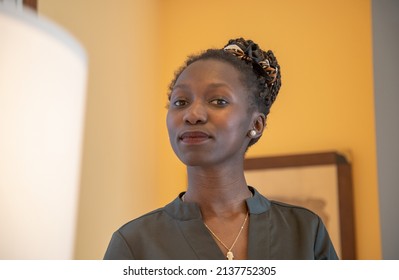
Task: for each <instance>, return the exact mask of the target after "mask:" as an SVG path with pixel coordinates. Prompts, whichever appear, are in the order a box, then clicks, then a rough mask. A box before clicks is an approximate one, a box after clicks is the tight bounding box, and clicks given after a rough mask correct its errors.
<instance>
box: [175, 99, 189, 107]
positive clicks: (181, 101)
mask: <svg viewBox="0 0 399 280" xmlns="http://www.w3.org/2000/svg"><path fill="white" fill-rule="evenodd" d="M187 103H188V102H187V101H186V100H176V101H174V102H173V105H174V106H176V107H182V106H184V105H187Z"/></svg>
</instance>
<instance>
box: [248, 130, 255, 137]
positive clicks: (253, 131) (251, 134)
mask: <svg viewBox="0 0 399 280" xmlns="http://www.w3.org/2000/svg"><path fill="white" fill-rule="evenodd" d="M249 136H250V137H251V138H254V137H255V136H256V130H255V129H251V130H250V131H249Z"/></svg>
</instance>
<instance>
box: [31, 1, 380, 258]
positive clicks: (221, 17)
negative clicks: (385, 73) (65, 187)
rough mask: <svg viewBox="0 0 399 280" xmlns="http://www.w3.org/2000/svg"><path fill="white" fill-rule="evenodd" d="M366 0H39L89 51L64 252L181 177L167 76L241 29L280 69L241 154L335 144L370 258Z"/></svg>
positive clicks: (181, 185)
mask: <svg viewBox="0 0 399 280" xmlns="http://www.w3.org/2000/svg"><path fill="white" fill-rule="evenodd" d="M370 9H371V7H370V2H369V1H364V0H351V1H345V0H339V1H317V0H304V1H295V0H286V1H263V0H257V1H252V2H251V5H250V6H248V5H245V4H243V2H242V1H231V0H230V1H227V0H219V1H211V0H204V1H185V0H164V1H163V0H151V1H148V0H134V1H129V0H125V1H122V0H119V1H95V0H85V1H78V0H73V1H71V0H58V1H51V0H39V12H40V13H41V14H44V15H47V16H49V17H50V18H53V19H54V20H55V21H57V22H59V23H60V24H61V25H63V26H65V27H66V28H67V29H69V30H70V31H71V32H72V33H73V34H75V35H76V37H77V38H78V39H79V40H80V41H81V42H82V43H83V45H85V46H86V48H87V50H88V53H89V57H90V77H89V94H88V111H87V122H86V134H85V143H84V154H83V170H82V191H81V203H80V206H81V208H80V215H79V224H78V238H77V246H76V258H101V257H102V255H103V253H104V250H105V248H106V245H107V243H108V241H109V238H110V235H111V233H112V231H113V230H115V229H116V228H117V227H118V226H120V225H121V224H122V223H124V222H126V221H128V220H129V219H131V218H133V217H136V216H137V215H139V214H141V213H144V212H146V211H148V210H150V209H153V208H154V207H157V206H161V205H163V204H165V203H167V202H168V201H170V200H171V199H173V198H174V197H175V196H176V194H177V193H178V192H180V191H183V190H184V189H185V185H186V183H185V182H186V177H185V169H184V166H183V165H182V164H181V163H179V162H178V160H177V159H176V158H175V157H174V155H173V152H172V151H171V149H170V147H169V143H168V137H167V133H166V129H165V121H164V117H165V113H166V110H165V109H164V105H165V104H166V91H167V86H168V84H169V81H170V79H171V78H172V77H173V72H174V71H175V70H176V68H177V67H178V66H179V65H180V64H181V63H182V62H183V60H184V59H185V57H186V55H187V54H190V53H193V52H197V51H200V50H202V49H205V48H208V47H220V46H222V45H223V44H224V43H225V42H226V40H227V39H229V38H231V37H237V36H244V37H246V38H251V39H253V40H255V41H256V42H258V43H259V44H260V45H261V46H262V47H264V48H270V49H273V50H274V51H275V54H276V56H277V57H278V59H279V61H280V64H281V67H282V75H283V87H282V90H281V92H280V96H279V97H278V99H277V101H276V104H275V105H274V108H273V109H272V112H271V114H270V117H269V122H268V129H267V131H266V133H265V135H264V137H263V139H262V140H261V141H260V142H259V143H258V144H257V145H256V146H255V147H253V148H252V149H251V150H250V151H249V153H248V156H263V155H275V154H290V153H306V152H315V151H326V150H328V151H329V150H337V151H340V152H344V153H345V154H347V155H348V156H349V157H350V160H351V161H352V162H353V167H354V170H353V172H354V195H355V201H354V203H355V218H356V229H357V235H356V237H357V242H358V243H357V247H358V250H357V251H358V256H359V258H361V259H379V258H380V257H381V245H380V225H379V218H378V193H377V178H376V177H377V174H376V156H375V153H376V151H375V150H376V149H375V128H374V111H373V106H374V104H373V91H372V88H373V84H372V54H371V18H370V16H371V10H370ZM321 187H322V186H321ZM266 195H267V194H266Z"/></svg>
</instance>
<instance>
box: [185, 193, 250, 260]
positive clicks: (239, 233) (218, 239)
mask: <svg viewBox="0 0 399 280" xmlns="http://www.w3.org/2000/svg"><path fill="white" fill-rule="evenodd" d="M185 196H186V194H183V196H182V197H181V199H182V201H183V202H184V198H185ZM248 215H249V212H248V211H247V214H246V215H245V219H244V222H243V223H242V225H241V228H240V231H239V232H238V234H237V237H236V239H235V240H234V242H233V244H232V245H231V247H230V248H229V247H227V246H226V244H224V243H223V241H222V240H220V238H219V237H218V236H217V235H216V234H215V233H214V232H213V231H212V230H211V229H210V228H209V227H208V225H207V224H206V223H205V222H204V225H205V227H206V228H207V229H208V231H209V232H210V233H211V234H212V235H213V236H214V237H215V238H216V240H217V241H219V242H220V244H222V245H223V247H224V248H226V250H227V254H226V258H227V259H228V260H234V254H233V252H232V251H231V250H233V247H234V246H235V245H236V243H237V240H238V238H239V237H240V235H241V232H242V230H243V229H244V226H245V223H246V222H247V220H248Z"/></svg>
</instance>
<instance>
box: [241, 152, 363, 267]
mask: <svg viewBox="0 0 399 280" xmlns="http://www.w3.org/2000/svg"><path fill="white" fill-rule="evenodd" d="M244 170H245V173H246V177H247V180H248V179H249V181H248V183H249V184H250V185H251V182H250V180H251V176H252V175H251V174H255V173H256V176H257V178H261V180H260V182H261V184H262V185H265V184H268V182H267V181H268V180H267V178H274V179H275V180H277V181H278V180H280V179H281V181H284V180H287V178H286V177H287V176H288V177H289V176H291V175H289V174H299V173H300V172H302V171H306V174H307V175H306V176H307V177H306V178H312V177H320V176H324V174H325V172H324V171H323V172H319V170H327V172H330V173H331V174H330V175H328V176H325V177H323V178H322V179H321V180H330V181H333V182H330V183H329V182H326V181H323V182H326V184H324V183H323V184H319V188H323V187H325V186H328V188H334V189H332V190H327V191H330V193H331V192H333V193H336V194H337V198H336V199H332V202H329V201H328V200H329V196H327V197H324V198H322V199H320V200H324V201H323V203H327V204H328V203H330V204H331V203H334V204H336V205H334V207H335V208H336V209H338V210H337V211H335V212H334V213H333V214H330V216H331V217H330V218H331V219H336V221H337V222H336V223H337V224H339V226H338V227H337V228H338V229H339V230H338V231H339V232H338V233H337V235H339V236H338V238H337V240H339V241H337V243H339V244H334V245H335V246H336V247H338V248H339V250H337V251H338V254H339V256H340V258H341V259H345V260H351V259H356V242H355V226H354V211H353V186H352V166H351V164H350V162H349V161H348V160H347V158H346V157H345V156H344V155H342V154H340V153H338V152H321V153H311V154H297V155H284V156H270V157H259V158H247V159H245V161H244ZM328 170H332V171H328ZM254 171H255V172H254ZM286 171H288V173H286ZM318 173H320V174H318ZM287 174H288V175H287ZM270 175H271V176H272V177H270ZM259 176H260V177H259ZM282 176H284V178H281V177H282ZM331 176H336V178H333V179H332V180H331ZM294 177H295V176H294ZM301 178H302V177H301ZM329 178H330V179H329ZM274 179H273V180H274ZM295 180H296V177H295V178H292V180H291V183H290V184H289V186H284V183H283V184H282V185H281V186H279V189H278V190H277V193H278V192H279V190H283V189H284V188H285V191H286V192H287V191H288V192H289V191H290V188H292V190H294V189H293V188H295V191H297V189H298V188H299V189H300V188H302V186H301V184H302V185H306V180H304V181H303V180H299V181H301V182H300V183H298V185H296V183H295V182H296V181H295ZM319 180H320V179H319ZM311 181H313V179H311ZM292 182H294V185H295V186H294V185H293V184H292ZM255 187H256V188H257V189H258V190H260V192H261V193H262V194H263V195H265V196H266V197H268V191H267V189H266V190H264V191H262V187H261V186H258V185H257V186H255ZM270 188H273V186H270ZM273 191H274V192H276V190H273ZM306 191H308V190H306V189H305V190H304V192H305V194H304V195H305V196H306V195H307V194H306ZM308 195H309V196H312V194H311V193H309V194H308ZM268 198H270V199H273V197H268ZM281 198H282V197H280V196H278V199H276V200H280V201H282V202H287V203H290V201H284V199H285V198H284V196H283V198H282V199H281ZM299 205H300V204H299ZM300 206H305V207H307V206H306V205H300ZM307 208H309V207H307ZM311 210H312V211H314V212H315V213H316V214H319V215H320V214H321V213H318V212H317V210H314V209H311ZM320 216H321V217H322V215H320ZM326 227H327V230H329V228H328V225H327V224H326ZM329 231H330V230H329ZM330 235H331V233H330ZM333 242H334V240H333Z"/></svg>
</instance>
